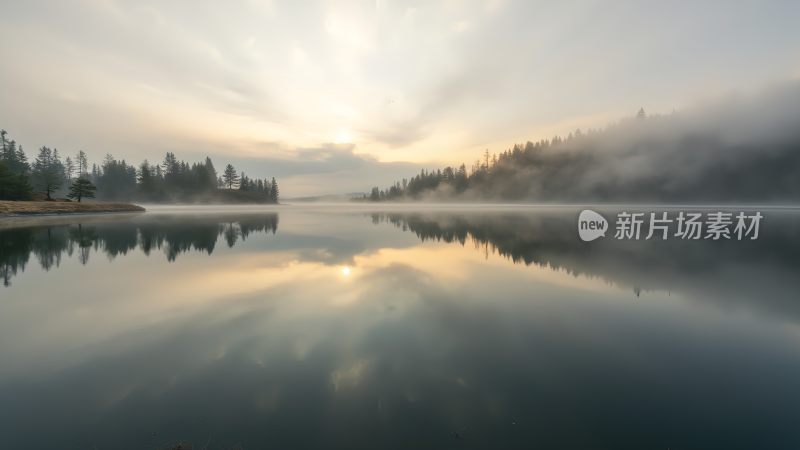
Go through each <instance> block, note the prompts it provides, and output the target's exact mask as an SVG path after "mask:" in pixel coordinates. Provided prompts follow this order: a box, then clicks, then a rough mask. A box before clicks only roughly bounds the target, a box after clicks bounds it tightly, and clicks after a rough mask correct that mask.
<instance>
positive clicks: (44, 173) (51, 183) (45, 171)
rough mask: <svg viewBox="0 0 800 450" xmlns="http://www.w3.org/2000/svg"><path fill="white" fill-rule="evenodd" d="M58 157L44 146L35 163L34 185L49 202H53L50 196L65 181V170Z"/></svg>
mask: <svg viewBox="0 0 800 450" xmlns="http://www.w3.org/2000/svg"><path fill="white" fill-rule="evenodd" d="M56 155H57V154H56ZM56 155H54V153H53V151H52V150H50V149H49V148H47V147H44V146H43V147H42V148H40V149H39V155H38V156H37V157H36V161H35V162H34V163H33V180H34V185H35V187H36V188H37V189H38V190H39V191H41V192H44V194H45V196H46V197H47V199H48V200H52V198H51V197H50V194H52V193H53V192H55V191H56V190H58V188H60V187H61V184H62V183H63V181H64V169H63V167H62V165H61V162H60V161H58V159H57V158H56Z"/></svg>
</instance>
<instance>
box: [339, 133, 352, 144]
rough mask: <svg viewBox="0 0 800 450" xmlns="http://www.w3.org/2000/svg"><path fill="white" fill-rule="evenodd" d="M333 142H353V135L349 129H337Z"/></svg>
mask: <svg viewBox="0 0 800 450" xmlns="http://www.w3.org/2000/svg"><path fill="white" fill-rule="evenodd" d="M335 142H336V143H337V144H350V143H352V142H353V135H352V134H350V131H349V130H339V132H338V133H337V134H336V139H335Z"/></svg>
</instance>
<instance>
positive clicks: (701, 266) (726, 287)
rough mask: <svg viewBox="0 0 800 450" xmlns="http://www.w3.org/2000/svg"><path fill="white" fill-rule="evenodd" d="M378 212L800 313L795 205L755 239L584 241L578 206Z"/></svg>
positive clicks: (418, 230) (456, 239)
mask: <svg viewBox="0 0 800 450" xmlns="http://www.w3.org/2000/svg"><path fill="white" fill-rule="evenodd" d="M613 214H614V212H610V214H607V217H613ZM371 218H372V222H373V223H376V224H379V223H390V224H393V225H395V226H396V227H398V228H400V229H402V230H404V231H410V232H412V233H414V234H416V235H417V237H419V238H420V240H422V241H428V240H436V241H443V242H447V243H458V244H460V245H466V244H467V243H468V242H471V243H472V244H473V245H474V246H475V248H476V249H477V250H479V251H481V252H485V254H486V255H487V256H488V255H489V254H491V253H494V254H498V255H501V256H503V257H506V258H508V259H510V260H511V261H513V262H514V263H517V264H519V263H521V264H525V265H536V266H541V267H547V268H551V269H554V270H562V271H565V272H567V273H569V274H572V275H575V276H577V275H583V276H589V277H599V278H602V279H604V280H606V281H608V282H610V283H612V284H615V285H618V286H622V287H627V288H629V289H631V291H632V292H633V293H634V294H635V295H637V296H638V295H640V294H641V293H642V292H646V291H656V290H658V291H666V292H682V293H686V294H699V295H695V297H697V298H703V299H716V300H724V301H725V302H727V303H728V304H730V300H731V299H739V300H743V301H746V302H748V303H752V302H753V300H754V299H758V301H759V302H760V303H761V305H759V306H768V305H771V306H779V307H780V309H781V310H782V311H784V312H786V311H787V309H791V310H792V311H793V312H795V313H798V314H800V303H799V302H797V301H796V299H795V298H794V297H795V296H796V295H797V294H796V293H797V291H798V289H800V280H799V279H798V278H797V277H796V276H792V275H791V274H796V273H797V272H798V270H800V258H797V254H798V253H800V226H798V225H800V215H798V214H796V213H794V212H777V211H776V212H771V213H769V212H768V213H765V219H764V227H763V233H762V234H761V236H760V237H759V239H757V240H754V241H751V240H743V241H736V240H732V241H710V240H691V241H687V240H681V239H679V238H671V239H667V240H660V239H659V240H616V239H614V238H613V237H611V235H610V236H609V237H607V238H604V239H600V240H597V241H594V242H583V241H581V240H580V239H579V238H578V234H577V228H576V227H577V211H565V210H549V211H536V212H535V213H530V212H529V213H501V212H495V213H490V214H487V213H474V212H471V213H464V212H429V213H424V212H414V213H405V212H403V213H377V214H371ZM612 226H613V225H612Z"/></svg>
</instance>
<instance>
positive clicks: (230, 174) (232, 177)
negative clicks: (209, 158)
mask: <svg viewBox="0 0 800 450" xmlns="http://www.w3.org/2000/svg"><path fill="white" fill-rule="evenodd" d="M222 179H223V180H224V181H225V186H228V189H233V185H235V184H236V183H237V182H238V181H239V175H237V174H236V169H234V168H233V166H232V165H230V164H228V165H227V166H225V171H224V172H223V173H222Z"/></svg>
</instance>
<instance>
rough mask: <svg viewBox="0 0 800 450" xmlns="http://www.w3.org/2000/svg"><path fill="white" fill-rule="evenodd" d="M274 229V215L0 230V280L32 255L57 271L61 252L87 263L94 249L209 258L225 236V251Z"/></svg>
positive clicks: (10, 275)
mask: <svg viewBox="0 0 800 450" xmlns="http://www.w3.org/2000/svg"><path fill="white" fill-rule="evenodd" d="M277 230H278V214H275V213H270V214H260V215H245V216H233V217H218V216H213V217H212V216H207V217H203V216H197V217H186V216H183V217H177V216H175V217H159V216H154V217H152V218H147V219H143V220H140V221H138V220H137V221H131V222H94V221H91V220H87V221H85V222H81V223H77V224H69V225H52V226H37V227H24V228H10V229H3V230H0V276H1V277H2V279H3V285H4V286H9V285H10V284H11V278H13V277H14V276H16V275H17V274H18V273H21V272H23V271H24V270H25V267H26V265H27V264H28V260H29V258H30V255H34V256H35V257H36V259H37V260H38V261H39V264H40V265H41V267H42V268H43V269H44V270H50V269H52V268H53V267H58V266H59V265H60V263H61V258H62V256H63V255H64V254H66V255H67V256H72V255H73V254H74V253H76V252H77V257H78V260H79V261H80V263H81V264H84V265H85V264H86V263H88V261H89V257H90V255H91V253H92V250H94V251H96V252H103V253H104V254H106V256H108V258H109V259H114V258H116V257H117V256H120V255H126V254H128V252H130V251H132V250H135V249H137V248H138V249H141V250H142V252H143V253H144V254H145V255H148V256H149V255H150V254H151V252H152V251H154V250H161V251H163V252H164V254H165V255H166V257H167V260H169V261H170V262H172V261H175V259H176V258H177V256H178V255H180V254H181V253H185V252H188V251H190V250H195V251H203V252H206V253H208V254H209V255H210V254H211V253H212V252H213V251H214V247H215V246H216V243H217V240H218V238H219V237H220V236H223V237H224V239H225V241H226V243H227V244H228V246H229V247H233V246H234V245H235V244H236V242H237V241H238V240H239V239H241V240H245V239H247V237H248V236H250V235H251V234H254V233H272V234H275V233H276V232H277Z"/></svg>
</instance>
